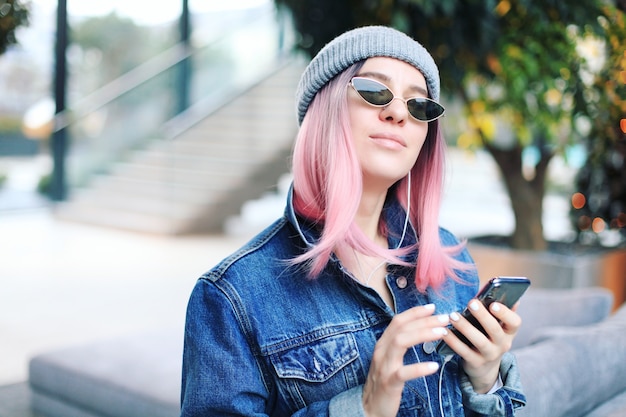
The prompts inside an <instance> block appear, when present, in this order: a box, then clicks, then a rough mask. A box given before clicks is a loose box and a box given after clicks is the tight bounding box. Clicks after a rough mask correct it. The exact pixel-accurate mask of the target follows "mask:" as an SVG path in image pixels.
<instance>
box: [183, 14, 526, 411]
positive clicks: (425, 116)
mask: <svg viewBox="0 0 626 417" xmlns="http://www.w3.org/2000/svg"><path fill="white" fill-rule="evenodd" d="M439 88H440V87H439V74H438V69H437V66H436V65H435V63H434V61H433V59H432V57H431V56H430V54H429V53H428V52H427V51H426V50H425V49H424V48H423V47H422V46H421V45H420V44H419V43H417V42H415V41H414V40H413V39H411V38H410V37H408V36H406V35H404V34H402V33H401V32H398V31H396V30H394V29H390V28H386V27H379V26H371V27H364V28H359V29H355V30H352V31H349V32H346V33H344V34H343V35H341V36H339V37H338V38H336V39H335V40H333V41H332V42H330V43H329V44H328V45H327V46H326V47H325V48H324V49H323V50H322V51H320V53H319V54H318V55H317V56H316V57H315V58H314V59H313V60H312V61H311V63H310V64H309V66H308V67H307V69H306V70H305V72H304V74H303V76H302V79H301V81H300V85H299V88H298V92H297V103H298V119H299V122H300V125H301V126H300V131H299V133H298V137H297V140H296V144H295V148H294V155H293V175H294V180H293V186H292V189H291V191H290V195H289V198H288V201H287V207H286V210H285V214H284V216H283V217H282V218H280V219H278V220H277V221H276V222H275V223H274V224H272V225H271V226H269V227H268V228H267V229H266V230H265V231H263V232H262V233H260V234H259V235H258V236H256V237H255V238H254V239H252V240H251V241H250V242H249V243H248V244H246V245H245V246H244V247H242V248H241V249H240V250H238V251H237V252H235V253H233V254H232V255H231V256H229V257H228V258H226V259H224V260H223V261H222V262H221V263H219V264H218V265H217V266H215V267H214V268H213V269H212V270H211V271H209V272H207V273H206V274H205V275H204V276H202V277H201V278H200V280H199V281H198V282H197V284H196V287H195V288H194V290H193V292H192V294H191V297H190V301H189V306H188V312H187V323H186V329H185V350H184V360H183V362H184V363H183V381H182V412H181V415H182V416H198V417H200V416H203V417H208V416H273V417H286V416H341V417H350V416H367V417H379V416H380V417H382V416H389V417H391V416H415V417H417V416H428V417H434V416H446V417H450V416H471V415H485V416H512V415H514V413H515V410H516V409H517V408H519V407H521V406H523V405H524V402H525V398H524V395H523V394H522V392H521V387H520V382H519V375H518V372H517V369H516V365H515V360H514V357H513V356H512V355H511V354H510V353H507V351H508V350H509V348H510V346H511V342H512V340H513V337H514V336H515V333H516V332H517V329H518V327H519V325H520V323H521V320H520V318H519V316H518V315H517V314H516V313H515V312H514V311H512V310H510V309H508V308H506V307H505V306H503V305H500V304H497V303H494V304H493V305H492V307H491V311H487V310H486V309H485V308H484V307H483V305H482V304H481V303H479V302H477V301H476V300H475V299H472V297H473V296H474V295H475V294H476V292H477V290H478V277H477V275H476V272H475V268H474V265H473V261H472V259H471V257H470V255H469V254H468V253H467V251H466V250H465V249H464V247H463V245H462V244H460V243H459V242H458V240H457V239H456V238H455V237H454V236H453V235H451V234H450V233H449V232H447V231H446V230H444V229H441V228H439V226H438V223H437V219H438V210H439V203H440V198H441V187H442V177H443V172H444V165H443V164H444V151H445V147H444V141H443V138H442V136H441V132H440V129H439V121H440V116H442V115H443V111H444V110H443V107H441V105H439V104H438V103H437V100H438V99H439ZM466 305H469V307H470V309H471V310H472V312H473V313H472V314H473V315H474V316H475V317H476V318H477V320H478V321H479V322H480V323H481V324H482V326H483V327H484V328H485V329H486V330H487V333H488V336H485V335H483V334H482V333H481V332H480V331H478V330H477V329H476V328H475V327H474V326H472V325H471V324H470V323H469V322H468V321H467V320H465V319H464V318H463V317H461V316H460V315H459V314H457V313H456V312H458V311H460V310H462V309H464V308H465V306H466ZM448 325H452V326H454V327H455V328H456V329H458V330H459V331H460V332H461V333H462V334H463V335H465V336H466V337H467V338H468V339H469V340H470V341H471V342H472V343H473V345H474V346H475V347H474V348H470V347H469V346H468V345H466V344H464V343H463V342H462V341H461V340H460V339H459V338H458V337H457V336H455V335H454V334H453V333H452V332H449V331H447V326H448ZM439 340H444V341H445V342H446V343H447V344H448V346H449V347H450V348H451V349H452V350H453V351H454V352H455V354H454V355H449V356H447V357H444V356H442V355H440V354H438V353H437V351H436V350H435V349H434V347H433V346H434V343H435V342H437V341H439Z"/></svg>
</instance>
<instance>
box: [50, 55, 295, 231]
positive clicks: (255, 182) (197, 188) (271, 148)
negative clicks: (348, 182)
mask: <svg viewBox="0 0 626 417" xmlns="http://www.w3.org/2000/svg"><path fill="white" fill-rule="evenodd" d="M302 69H303V64H302V63H299V62H293V63H292V64H290V65H288V66H286V67H284V68H282V69H281V70H279V71H278V72H276V73H275V74H274V75H272V76H271V77H269V78H267V79H266V80H263V81H261V82H260V83H259V84H257V85H256V86H254V87H252V88H250V89H249V90H248V91H246V92H245V93H244V94H243V95H241V96H239V97H237V98H235V99H234V100H233V101H231V102H230V103H227V104H226V105H224V106H223V107H221V108H219V109H218V110H217V111H214V112H213V113H212V114H211V115H209V116H208V117H206V118H204V119H201V118H200V116H199V115H201V114H202V109H201V108H196V109H194V111H193V112H190V113H188V114H187V115H186V116H187V117H181V118H180V119H176V120H174V121H172V124H171V125H169V126H168V128H170V127H171V128H172V132H176V133H174V134H175V135H176V136H175V137H174V139H171V140H155V141H153V142H151V143H149V145H148V147H147V148H146V149H141V150H136V151H134V152H133V153H132V154H131V155H130V156H129V158H128V159H127V161H125V162H118V163H116V164H115V165H114V166H113V167H112V168H111V170H110V172H109V173H108V174H107V175H102V176H100V177H97V178H95V179H94V180H93V181H92V183H91V184H90V187H89V188H87V189H84V190H76V191H75V192H73V193H72V196H71V200H70V201H68V202H66V203H62V204H59V205H58V206H57V210H56V212H57V216H58V217H59V218H61V219H66V220H74V221H79V222H84V223H90V224H95V225H102V226H106V227H115V228H121V229H126V230H135V231H138V232H146V233H156V234H170V235H171V234H180V233H192V232H210V231H216V232H217V231H221V227H222V224H223V223H224V221H225V219H226V218H228V217H231V216H233V215H235V214H236V212H237V210H239V208H240V207H241V204H243V203H244V202H245V201H247V200H250V199H254V198H258V197H259V196H260V195H262V194H263V193H265V192H267V191H268V190H269V189H271V188H272V187H274V186H275V185H276V181H277V180H278V177H279V176H280V175H281V174H284V172H286V171H288V169H289V166H288V163H287V154H288V151H289V150H290V149H291V147H292V144H293V141H294V139H295V135H296V132H297V120H296V111H295V101H294V97H295V90H296V86H297V82H298V79H299V77H300V74H301V72H302ZM192 123H195V124H193V125H192V126H190V127H189V126H186V125H188V124H192ZM185 127H187V129H186V130H184V129H185ZM179 131H180V132H181V133H177V132H179Z"/></svg>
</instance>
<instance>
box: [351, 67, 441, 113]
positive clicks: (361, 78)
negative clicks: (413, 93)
mask: <svg viewBox="0 0 626 417" xmlns="http://www.w3.org/2000/svg"><path fill="white" fill-rule="evenodd" d="M355 79H358V80H366V81H369V82H372V83H375V84H379V85H381V86H382V87H384V88H385V89H387V91H389V92H390V93H391V100H389V101H388V102H387V103H384V104H375V103H372V102H370V101H369V100H367V99H366V98H365V97H364V96H363V95H362V94H361V92H360V91H359V90H358V89H357V88H356V86H355V85H354V80H355ZM349 84H350V86H352V88H353V89H354V91H356V93H357V94H358V95H359V97H361V99H362V100H363V101H364V102H366V103H367V104H369V105H370V106H374V107H381V108H382V107H387V106H388V105H390V104H391V102H392V101H394V100H395V99H398V100H401V101H403V102H404V105H405V106H406V108H407V111H408V113H409V115H411V117H412V118H413V119H415V120H418V121H420V122H434V121H435V120H437V119H439V118H440V117H442V116H443V115H444V114H445V112H446V109H445V108H444V107H443V106H442V105H441V104H440V103H438V102H436V101H435V100H433V99H431V98H428V97H410V98H407V99H404V98H402V97H398V96H396V95H395V94H394V93H393V91H391V88H389V87H387V86H386V85H385V84H383V83H381V82H380V81H378V80H374V79H372V78H368V77H359V76H358V75H357V76H354V77H352V79H351V80H350V83H349ZM411 100H415V101H417V102H418V103H420V102H421V103H434V104H436V105H437V107H438V108H441V114H439V115H438V116H436V117H433V118H430V119H426V120H424V119H419V118H417V117H415V116H414V115H413V113H411V110H410V108H409V101H411Z"/></svg>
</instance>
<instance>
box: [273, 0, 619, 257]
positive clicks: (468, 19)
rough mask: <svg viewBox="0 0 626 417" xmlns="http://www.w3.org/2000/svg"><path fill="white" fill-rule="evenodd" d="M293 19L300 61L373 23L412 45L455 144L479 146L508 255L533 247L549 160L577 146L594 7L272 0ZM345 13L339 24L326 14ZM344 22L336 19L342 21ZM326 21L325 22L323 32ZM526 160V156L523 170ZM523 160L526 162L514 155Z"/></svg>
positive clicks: (553, 2)
mask: <svg viewBox="0 0 626 417" xmlns="http://www.w3.org/2000/svg"><path fill="white" fill-rule="evenodd" d="M275 1H276V3H277V4H278V5H280V6H286V7H288V8H289V9H291V10H292V12H293V14H294V22H295V25H296V29H297V30H298V32H299V33H300V34H301V43H300V47H301V48H302V49H304V50H305V51H307V52H308V53H309V54H310V55H313V54H315V53H316V52H317V51H318V50H319V48H320V46H321V45H324V44H325V43H326V42H328V41H329V40H330V39H332V38H333V37H335V36H336V35H338V34H339V33H341V32H343V31H345V30H347V29H350V28H352V27H355V26H361V25H368V24H383V25H388V26H393V27H396V28H398V29H400V30H402V31H404V32H406V33H408V34H409V35H411V36H413V37H414V38H415V39H417V40H419V41H420V42H421V43H422V44H423V45H424V46H425V47H426V48H427V49H428V50H429V51H431V53H432V54H433V56H434V58H435V61H436V62H437V63H438V65H439V69H440V72H441V78H442V91H443V92H444V94H448V95H451V96H454V97H455V98H458V99H460V101H461V102H462V104H463V108H464V111H465V113H466V115H467V122H468V126H467V130H466V132H465V133H464V134H462V135H460V137H459V138H458V141H459V145H461V146H466V147H471V146H480V147H484V148H485V149H486V150H487V151H488V152H489V153H490V154H491V155H492V157H493V158H494V160H495V162H496V163H497V165H498V167H499V169H500V171H501V173H502V178H503V180H504V183H505V186H506V189H507V191H508V194H509V197H510V200H511V205H512V208H513V213H514V216H515V230H514V232H513V234H512V236H511V244H512V246H513V247H515V248H524V249H535V250H542V249H545V248H546V246H547V243H546V240H545V238H544V236H543V225H542V213H543V205H542V203H543V198H544V195H545V186H546V175H547V169H548V165H549V162H550V161H551V160H552V158H553V157H554V155H556V154H557V153H559V152H562V151H563V150H564V149H565V147H567V146H568V145H569V144H571V143H572V142H574V141H576V140H578V139H579V134H578V133H577V131H576V129H575V119H576V116H577V115H578V114H579V113H581V112H585V111H586V107H585V105H584V103H585V100H584V96H583V92H584V85H583V83H582V80H581V78H580V76H579V70H580V66H581V64H582V62H583V61H582V59H581V57H580V55H579V54H578V53H577V50H576V46H577V40H578V39H579V37H580V36H581V35H582V34H583V33H596V34H599V35H600V36H601V35H602V33H603V31H604V30H605V29H606V28H605V27H603V26H602V25H601V24H600V23H599V20H598V17H599V16H605V15H610V14H612V13H618V11H617V10H616V9H615V8H614V7H613V6H612V5H610V4H606V2H604V1H602V0H578V1H576V2H574V1H563V0H440V1H437V2H434V1H427V0H395V1H394V0H389V1H382V2H374V1H369V0H343V1H336V0H322V1H320V0H275ZM336 3H341V4H342V6H343V8H344V9H347V10H351V11H352V12H351V13H347V14H346V15H348V16H351V17H350V18H348V19H345V20H344V21H343V22H344V24H343V25H342V24H341V22H342V20H341V16H337V15H336V14H334V13H335V11H336V10H338V9H340V6H339V5H337V4H336ZM344 16H345V15H344ZM327 22H329V23H330V25H329V26H326V24H327ZM528 155H531V156H533V157H534V158H533V160H532V161H531V162H532V163H531V164H530V166H529V163H528V161H529V158H528V157H527V156H528ZM524 156H526V157H524Z"/></svg>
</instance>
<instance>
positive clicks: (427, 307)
mask: <svg viewBox="0 0 626 417" xmlns="http://www.w3.org/2000/svg"><path fill="white" fill-rule="evenodd" d="M424 308H426V309H428V310H434V309H435V305H434V304H426V305H424Z"/></svg>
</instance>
